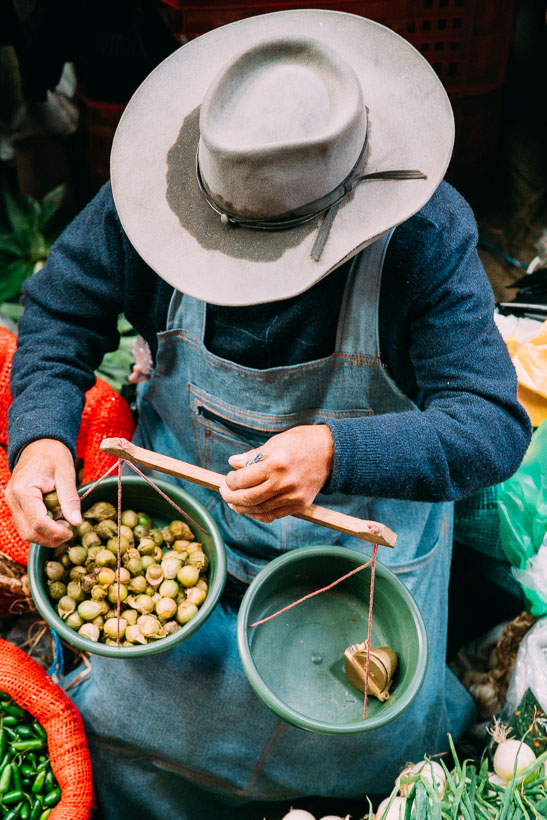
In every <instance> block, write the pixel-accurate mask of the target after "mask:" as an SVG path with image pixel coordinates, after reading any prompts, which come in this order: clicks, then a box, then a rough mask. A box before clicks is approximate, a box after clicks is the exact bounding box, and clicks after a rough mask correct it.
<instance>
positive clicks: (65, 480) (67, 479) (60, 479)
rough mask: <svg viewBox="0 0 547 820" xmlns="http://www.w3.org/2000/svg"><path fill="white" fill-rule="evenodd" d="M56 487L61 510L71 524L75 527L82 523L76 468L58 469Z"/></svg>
mask: <svg viewBox="0 0 547 820" xmlns="http://www.w3.org/2000/svg"><path fill="white" fill-rule="evenodd" d="M55 487H56V489H57V496H58V498H59V504H60V505H61V510H62V513H63V515H64V517H65V518H66V520H67V521H68V523H69V524H73V525H74V526H75V527H77V526H79V525H80V524H81V523H82V515H81V512H80V497H79V495H78V491H77V489H76V476H75V474H74V470H71V471H70V472H69V471H67V470H61V471H59V470H56V472H55Z"/></svg>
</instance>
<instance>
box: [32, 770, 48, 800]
mask: <svg viewBox="0 0 547 820" xmlns="http://www.w3.org/2000/svg"><path fill="white" fill-rule="evenodd" d="M46 774H47V772H46V770H45V769H42V771H41V772H38V774H37V775H36V777H35V779H34V783H33V784H32V790H31V791H32V793H33V794H40V792H41V791H42V789H43V788H44V783H45V781H46Z"/></svg>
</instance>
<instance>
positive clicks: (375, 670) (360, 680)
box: [344, 641, 398, 701]
mask: <svg viewBox="0 0 547 820" xmlns="http://www.w3.org/2000/svg"><path fill="white" fill-rule="evenodd" d="M344 658H345V660H346V677H347V679H348V682H349V683H350V684H351V685H352V686H354V687H355V688H356V689H358V690H359V691H360V692H364V691H365V681H366V665H367V642H366V641H363V642H362V643H354V644H353V645H352V646H348V648H347V649H346V650H345V652H344ZM397 664H398V660H397V655H396V654H395V652H394V651H393V649H391V648H390V647H389V646H376V647H371V649H370V658H369V673H368V692H369V694H370V695H374V697H376V698H378V700H381V701H384V700H387V699H388V698H389V688H390V686H391V684H392V681H393V675H394V674H395V670H396V669H397Z"/></svg>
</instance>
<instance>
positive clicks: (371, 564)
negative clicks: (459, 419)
mask: <svg viewBox="0 0 547 820" xmlns="http://www.w3.org/2000/svg"><path fill="white" fill-rule="evenodd" d="M123 462H125V463H126V464H127V465H128V466H129V467H131V469H132V470H134V472H136V473H138V475H140V476H141V478H144V480H145V481H146V482H147V483H148V484H150V486H151V487H152V488H153V489H154V490H156V492H157V493H159V495H161V496H162V498H164V499H165V500H166V501H168V502H169V504H171V506H172V507H174V508H175V509H176V510H177V511H178V512H179V513H181V515H183V516H184V518H186V519H188V520H189V521H190V522H191V523H192V524H193V525H194V526H195V527H197V528H198V529H199V530H201V532H204V533H206V534H207V531H206V530H204V529H203V527H201V526H200V525H199V524H198V523H197V522H196V521H194V520H193V519H192V518H191V516H189V515H188V513H186V512H184V510H182V509H181V508H180V507H179V506H178V505H177V504H175V502H174V501H172V500H171V499H170V498H169V496H168V495H166V494H165V493H164V492H163V491H162V490H160V488H159V487H158V486H157V485H156V484H155V483H154V482H153V481H152V479H150V478H148V476H146V475H145V474H144V473H143V472H142V471H141V470H139V468H138V467H137V466H136V465H135V464H132V463H131V462H130V461H126V460H125V459H123V458H119V459H118V460H117V461H116V462H115V463H114V464H113V465H112V466H111V467H110V468H109V469H108V470H107V471H106V472H105V473H104V475H102V476H101V477H100V478H99V479H98V480H97V481H95V482H94V484H92V485H91V487H89V488H88V489H87V490H86V491H85V493H84V494H83V495H82V496H81V499H80V500H82V501H83V499H84V498H85V497H86V496H87V495H89V493H90V492H91V491H92V490H94V489H95V487H96V486H97V485H98V484H100V483H101V481H103V479H105V478H106V477H107V476H109V475H110V473H113V472H114V470H116V469H117V472H118V505H117V506H118V510H117V512H118V549H117V571H116V576H117V581H118V583H117V590H116V620H117V632H116V634H117V638H116V645H117V646H120V612H121V598H120V570H121V560H122V555H121V532H120V529H121V516H122V464H123ZM377 555H378V544H374V549H373V552H372V558H371V559H370V560H369V561H367V562H366V563H365V564H361V566H359V567H356V568H355V569H352V570H351V572H347V573H346V574H345V575H342V576H341V577H340V578H337V579H336V580H335V581H333V582H332V583H331V584H328V585H327V586H325V587H321V589H316V590H315V591H314V592H309V593H308V594H307V595H304V596H303V597H302V598H299V599H298V600H297V601H293V602H292V604H288V605H287V606H284V607H283V608H282V609H279V610H278V611H277V612H274V613H273V615H268V616H267V617H266V618H262V619H261V620H260V621H255V622H254V623H252V624H250V625H249V629H252V628H254V627H255V626H260V625H261V624H264V623H266V622H267V621H271V620H273V618H277V617H278V616H279V615H282V614H283V613H284V612H288V610H289V609H293V607H295V606H299V605H300V604H302V603H304V601H307V600H309V598H314V597H315V596H316V595H321V594H322V593H323V592H327V591H328V590H329V589H332V588H333V587H335V586H337V585H338V584H341V583H342V581H345V580H347V579H348V578H351V576H352V575H356V574H357V573H358V572H361V571H362V570H364V569H366V568H367V567H370V568H371V570H370V595H369V608H368V629H367V640H366V645H367V651H366V665H365V690H364V704H363V720H366V717H367V705H368V676H369V671H370V642H371V637H372V606H373V601H374V582H375V571H376V556H377Z"/></svg>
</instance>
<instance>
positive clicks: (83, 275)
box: [8, 185, 131, 468]
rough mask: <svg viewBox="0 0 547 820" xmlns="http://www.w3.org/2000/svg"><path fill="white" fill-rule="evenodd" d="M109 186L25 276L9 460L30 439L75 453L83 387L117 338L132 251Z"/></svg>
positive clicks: (92, 378)
mask: <svg viewBox="0 0 547 820" xmlns="http://www.w3.org/2000/svg"><path fill="white" fill-rule="evenodd" d="M125 245H128V241H127V239H126V237H125V234H123V231H122V230H121V227H120V224H119V221H118V218H117V215H116V212H115V210H114V204H113V201H112V195H111V191H110V185H106V186H104V188H102V189H101V191H100V192H99V193H98V194H97V196H96V197H95V198H94V199H93V200H92V201H91V202H90V203H89V204H88V205H87V207H86V208H85V209H84V210H83V211H82V212H81V213H80V214H79V215H78V216H77V217H76V218H75V220H74V221H73V222H72V223H71V224H70V225H69V227H68V228H67V229H66V230H65V231H64V232H63V234H62V235H61V236H60V237H59V239H58V240H57V241H56V243H55V244H54V245H53V247H52V249H51V251H50V254H49V258H48V261H47V264H46V265H45V267H44V268H43V269H42V270H41V271H40V272H39V273H37V274H35V275H34V276H33V277H31V279H30V280H28V282H27V283H26V286H25V288H24V297H23V298H24V305H25V310H24V313H23V316H22V318H21V320H20V323H19V329H18V347H17V351H16V353H15V356H14V359H13V366H12V372H11V385H10V386H11V393H12V397H13V402H12V405H11V407H10V410H9V416H8V425H9V426H8V441H9V447H8V450H9V460H10V466H11V468H13V465H14V463H15V460H16V458H17V455H18V453H19V452H20V451H21V449H22V448H23V447H25V446H26V445H27V444H29V443H30V442H31V441H35V440H37V439H40V438H54V439H58V440H59V441H62V442H63V443H64V444H66V445H67V446H68V447H69V448H70V449H71V450H72V452H73V454H74V453H75V444H76V438H77V435H78V431H79V427H80V421H81V413H82V409H83V405H84V400H85V395H84V394H85V391H86V390H88V389H89V388H90V387H92V386H93V384H94V383H95V375H94V371H95V369H96V368H97V367H98V365H99V364H100V362H101V360H102V358H103V356H104V354H105V353H106V352H108V351H110V350H115V349H116V347H117V345H118V341H119V339H118V332H117V317H118V314H119V313H120V312H121V311H122V310H123V293H124V257H125V255H126V253H131V249H130V248H126V247H125Z"/></svg>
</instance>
